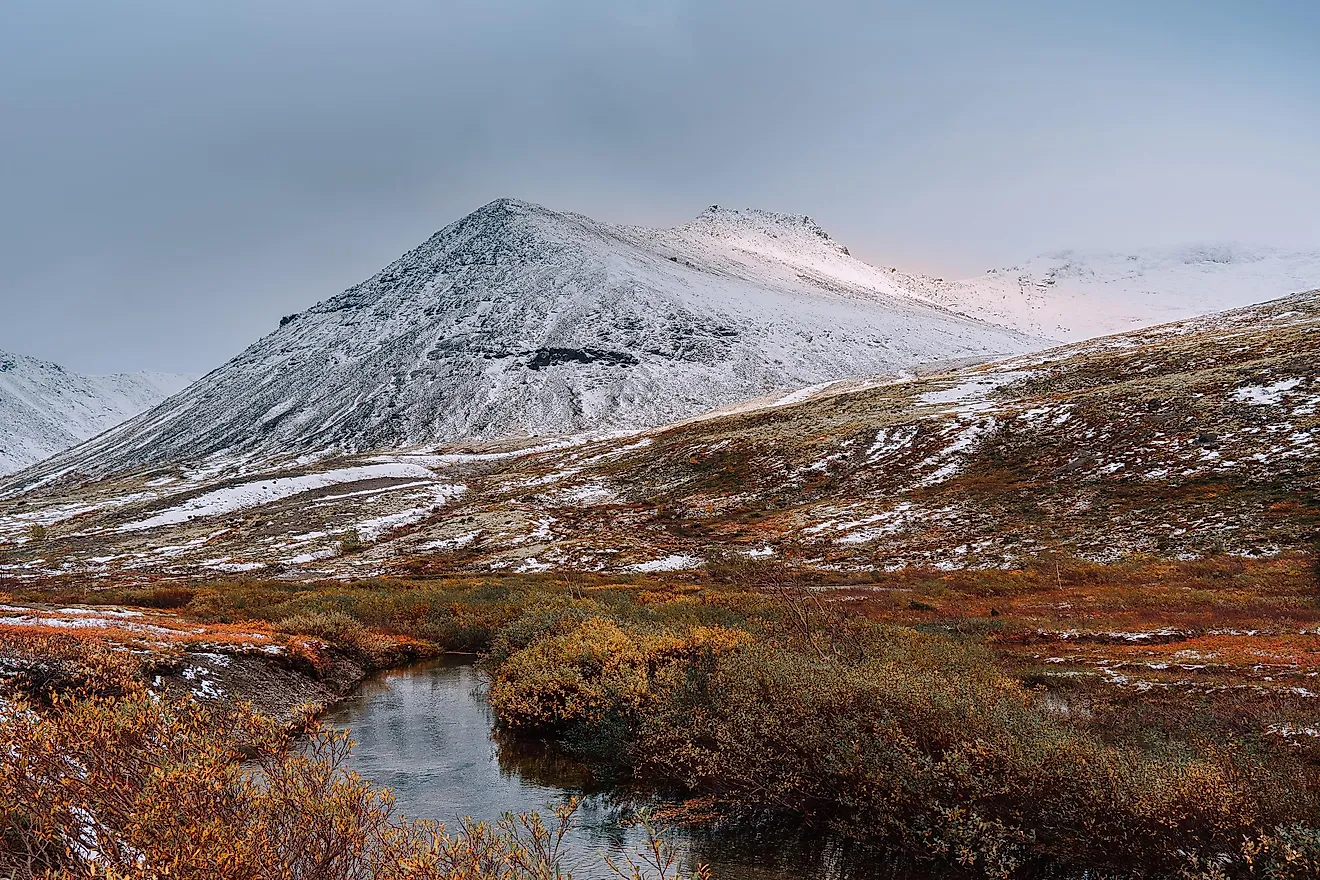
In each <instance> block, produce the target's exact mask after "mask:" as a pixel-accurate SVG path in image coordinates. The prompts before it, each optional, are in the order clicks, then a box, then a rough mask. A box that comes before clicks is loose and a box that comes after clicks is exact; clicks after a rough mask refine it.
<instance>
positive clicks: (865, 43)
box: [0, 0, 1320, 371]
mask: <svg viewBox="0 0 1320 880" xmlns="http://www.w3.org/2000/svg"><path fill="white" fill-rule="evenodd" d="M1318 37H1320V12H1317V11H1316V10H1315V9H1314V4H1310V3H1301V2H1294V3H1288V2H1262V3H1256V4H1241V3H1232V2H1227V0H1225V2H1214V0H1209V2H1191V0H1164V2H1161V3H1158V4H1152V3H1147V2H1137V0H1122V2H1112V3H1108V4H1095V3H1081V2H1065V0H1056V2H1045V0H1038V2H1031V0H1017V2H1012V3H1007V2H1006V3H996V4H986V3H980V2H975V0H958V2H953V0H949V2H944V3H931V4H916V3H910V4H899V3H864V2H847V0H825V2H815V3H788V2H779V0H762V2H750V0H730V2H710V0H706V2H698V0H691V2H680V0H671V2H662V0H654V2H641V0H575V2H562V0H560V2H549V0H486V2H477V0H455V2H422V0H386V2H379V3H373V4H360V3H350V2H347V0H323V2H311V0H279V2H272V0H262V2H258V0H228V2H225V3H213V4H204V3H174V2H168V0H151V2H148V0H136V2H133V0H121V2H116V3H113V4H107V3H95V2H91V0H9V2H7V3H6V4H4V6H3V8H0V120H2V121H3V125H0V133H2V134H3V136H2V137H0V194H3V199H2V200H0V348H10V349H14V350H19V351H23V352H26V353H31V354H36V355H40V356H46V357H50V358H53V359H56V360H59V361H61V362H63V363H66V364H68V365H69V366H72V367H74V368H77V369H82V370H86V371H110V370H117V369H137V368H144V367H146V368H157V369H172V370H191V371H202V370H205V369H208V368H210V367H212V366H215V365H217V364H219V363H220V362H222V361H223V360H225V359H227V358H228V357H230V356H231V355H233V354H234V353H236V352H237V351H238V350H240V349H241V348H242V347H243V346H244V345H246V344H247V343H248V342H249V341H251V340H252V339H254V338H255V337H256V336H258V335H260V334H262V333H265V332H267V331H268V330H269V329H270V328H271V327H272V326H273V324H274V322H275V320H276V319H277V318H278V316H279V315H281V314H285V313H288V312H292V311H297V310H300V309H302V308H304V307H306V306H307V305H309V304H310V303H312V302H314V301H316V300H319V299H322V298H324V297H326V296H329V295H331V294H333V293H335V292H337V291H338V290H340V289H342V288H344V287H346V286H349V285H350V284H352V283H354V282H356V281H357V280H360V279H361V278H362V277H364V276H366V275H368V274H370V273H371V272H372V271H374V270H375V269H377V268H379V267H380V266H381V265H383V264H384V263H385V262H387V261H389V260H390V259H392V258H393V257H395V256H397V255H398V254H399V253H400V252H402V251H403V250H405V249H406V248H408V247H410V246H412V245H413V244H415V243H417V242H418V241H420V240H421V239H422V238H424V237H425V236H426V235H427V234H429V233H430V232H431V231H433V230H434V229H436V228H438V227H440V226H442V225H444V224H445V223H447V222H448V221H450V220H452V219H454V218H456V217H458V216H460V215H462V214H463V213H466V212H467V211H468V210H471V209H472V208H474V207H476V206H478V205H480V204H482V203H484V202H485V201H488V200H490V199H492V198H495V197H497V196H501V195H512V196H516V197H519V198H525V199H530V200H535V201H541V202H544V203H546V204H549V205H551V206H553V207H557V208H562V209H569V210H578V211H583V212H585V213H588V214H592V215H593V216H598V217H600V218H602V219H611V220H617V221H626V222H641V223H653V224H667V223H673V222H679V221H681V220H684V219H686V218H687V217H689V216H691V215H693V214H695V213H696V212H697V211H698V210H700V209H701V208H702V207H704V206H705V205H707V204H710V203H715V202H718V203H721V204H732V205H753V206H758V207H768V208H773V209H778V210H786V211H795V212H803V213H810V214H812V215H813V216H815V217H816V218H817V219H819V220H820V221H821V222H822V223H823V225H825V226H826V228H828V229H830V230H831V231H832V232H833V233H834V234H835V235H836V237H838V238H839V239H841V240H843V241H845V242H846V243H847V244H848V245H849V246H850V247H851V248H852V249H853V251H854V252H855V253H860V254H862V255H865V256H867V257H869V258H871V259H873V260H875V261H877V262H884V263H892V264H898V265H903V266H907V267H911V268H918V269H923V268H924V269H930V270H934V271H938V272H941V273H944V274H950V273H959V272H961V273H971V272H975V271H978V270H979V269H981V268H984V267H987V266H990V265H996V264H1003V263H1007V262H1012V261H1013V260H1015V259H1018V258H1020V257H1024V256H1029V255H1031V254H1033V253H1036V252H1038V251H1041V250H1045V249H1049V248H1054V247H1069V246H1071V247H1092V246H1095V247H1106V246H1132V245H1141V244H1168V243H1175V242H1182V241H1187V240H1193V239H1205V238H1210V239H1217V240H1219V239H1242V240H1248V241H1256V242H1264V243H1275V244H1280V245H1286V246H1312V247H1314V246H1320V221H1318V220H1317V216H1318V214H1320V212H1318V211H1317V208H1316V206H1317V205H1318V204H1320V163H1317V162H1316V161H1315V158H1314V157H1315V156H1316V155H1320V112H1318V111H1320V61H1317V59H1316V58H1315V53H1314V51H1313V47H1314V45H1315V41H1316V39H1317V38H1318Z"/></svg>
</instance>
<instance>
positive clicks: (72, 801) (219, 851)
mask: <svg viewBox="0 0 1320 880" xmlns="http://www.w3.org/2000/svg"><path fill="white" fill-rule="evenodd" d="M126 688H127V691H126V693H124V694H122V695H120V696H118V697H105V696H90V697H82V698H66V699H62V700H60V701H57V703H56V704H55V705H54V706H52V707H49V708H48V709H46V710H43V711H38V707H36V706H33V705H28V704H25V703H22V702H19V703H15V704H10V705H8V706H6V707H5V712H4V714H3V716H0V741H3V742H4V743H5V748H4V749H0V876H6V877H12V878H20V880H29V878H37V877H74V876H78V877H92V878H104V880H112V878H139V880H164V878H171V880H219V878H231V877H233V878H263V880H266V878H273V880H368V878H371V880H405V878H407V880H567V874H565V873H563V871H562V843H563V840H564V836H565V834H566V833H567V830H568V828H569V827H570V826H571V823H572V808H571V807H570V808H567V809H563V810H560V811H557V822H556V823H552V825H551V826H550V827H547V826H546V825H545V824H544V823H543V822H542V820H541V818H540V817H539V816H537V815H535V814H525V815H522V816H518V817H512V816H506V817H505V818H504V819H503V820H501V821H500V822H499V823H496V824H495V825H487V824H482V823H472V822H465V823H464V824H463V826H462V827H461V828H460V829H459V830H457V831H456V832H453V833H451V832H449V831H447V830H446V829H445V827H444V826H442V825H439V824H436V823H431V822H410V821H405V820H402V819H400V818H398V817H396V816H395V815H394V811H393V799H392V796H391V795H390V793H389V792H388V790H382V789H375V788H373V787H372V786H370V785H369V784H367V783H366V782H365V781H363V780H362V779H361V778H359V777H358V776H357V775H356V774H354V773H352V772H350V771H348V770H346V769H345V768H344V760H345V758H346V756H347V754H348V751H349V747H350V743H349V740H348V739H347V735H346V734H344V733H336V732H331V731H328V730H326V729H324V728H322V727H320V726H319V725H317V724H315V723H314V722H311V721H309V720H304V722H303V725H302V727H301V728H300V729H299V730H297V731H293V732H300V733H302V734H303V735H302V736H301V737H298V738H292V737H290V736H289V733H290V731H289V730H287V729H285V728H283V727H281V726H279V725H277V724H275V723H274V722H272V721H271V720H270V719H267V718H264V717H262V716H260V715H257V714H255V713H254V712H252V711H251V710H250V709H248V708H246V707H237V708H233V709H230V710H217V709H216V708H214V707H208V706H205V705H202V704H199V703H197V702H195V701H192V700H189V699H185V700H180V701H169V700H164V699H159V698H157V697H156V696H155V695H153V694H151V693H149V692H147V691H146V690H145V689H144V688H142V687H141V686H140V685H139V686H137V687H132V686H130V685H129V684H128V683H126ZM650 851H651V852H654V853H655V854H657V861H656V864H657V866H658V867H659V870H657V871H655V872H651V871H647V872H644V873H639V874H638V877H639V878H655V880H663V878H676V877H677V872H676V870H675V869H674V866H675V863H674V861H673V860H672V858H665V859H661V858H659V855H662V854H663V852H664V848H663V846H662V845H661V843H660V842H658V840H657V839H656V838H654V837H653V838H652V841H651V847H650ZM630 876H631V875H630ZM701 876H704V874H702V875H701Z"/></svg>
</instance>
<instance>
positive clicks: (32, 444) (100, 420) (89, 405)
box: [0, 351, 190, 474]
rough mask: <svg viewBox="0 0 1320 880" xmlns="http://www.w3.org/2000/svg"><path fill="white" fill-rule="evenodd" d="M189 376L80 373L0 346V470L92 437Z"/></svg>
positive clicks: (166, 393)
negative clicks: (89, 374)
mask: <svg viewBox="0 0 1320 880" xmlns="http://www.w3.org/2000/svg"><path fill="white" fill-rule="evenodd" d="M189 381H190V380H189V378H188V377H185V376H175V375H170V374H167V373H150V372H142V373H118V374H116V375H113V376H80V375H78V374H77V373H71V372H69V371H68V370H65V369H64V368H63V367H61V366H59V365H58V364H53V363H50V362H49V361H43V360H38V359H37V358H31V357H24V356H22V355H15V354H9V353H8V352H4V351H0V474H4V473H10V472H11V471H16V470H19V469H20V468H24V467H27V466H28V465H30V464H33V463H34V462H38V461H41V460H42V459H44V458H49V457H50V456H52V455H54V454H55V453H57V452H60V451H62V450H64V449H68V448H69V447H70V446H73V445H75V444H77V443H81V442H82V441H83V440H86V439H88V438H89V437H94V436H96V435H97V434H100V433H101V432H102V431H105V430H106V429H108V428H112V427H114V426H115V425H117V424H119V423H121V422H123V421H124V420H125V419H128V418H131V417H133V416H135V415H137V414H138V413H140V412H142V411H144V410H146V409H149V408H150V407H152V406H155V405H156V404H157V403H160V401H162V400H164V399H165V398H166V397H168V396H169V395H171V394H173V393H174V392H176V391H179V390H180V389H182V388H183V387H184V386H185V385H187V384H188V382H189Z"/></svg>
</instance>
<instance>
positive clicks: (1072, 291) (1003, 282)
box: [895, 244, 1320, 341]
mask: <svg viewBox="0 0 1320 880" xmlns="http://www.w3.org/2000/svg"><path fill="white" fill-rule="evenodd" d="M895 275H896V277H895V282H896V283H898V284H901V285H902V286H904V287H905V288H906V289H908V290H910V291H911V292H912V293H913V294H914V295H916V296H919V297H921V298H923V299H925V300H927V301H928V302H932V303H935V304H937V305H941V306H945V307H946V308H950V309H953V310H955V311H958V312H962V313H963V314H967V315H971V316H973V317H977V318H980V319H982V320H985V321H991V322H994V323H998V324H1005V325H1008V326H1010V327H1016V328H1017V329H1018V330H1021V331H1023V332H1025V333H1033V334H1037V335H1040V336H1048V337H1051V338H1054V339H1061V340H1067V341H1077V340H1082V339H1090V338H1092V337H1095V336H1103V335H1106V334H1109V333H1120V332H1123V331H1126V330H1132V329H1135V328H1138V327H1147V326H1150V325H1153V324H1162V323H1165V322H1168V321H1176V320H1181V319H1183V318H1190V317H1192V316H1195V315H1204V314H1208V313H1211V312H1217V311H1223V310H1226V309H1234V308H1240V307H1242V306H1246V305H1251V304H1253V303H1259V302H1264V301H1266V300H1269V299H1273V298H1275V297H1279V296H1285V295H1287V294H1290V293H1297V292H1300V291H1306V290H1313V289H1315V288H1316V287H1320V250H1315V251H1309V252H1288V251H1282V250H1277V249H1272V248H1259V247H1247V246H1244V245H1233V244H1219V245H1204V244H1203V245H1189V246H1186V247H1181V248H1163V249H1155V248H1151V249H1145V250H1138V251H1132V252H1129V253H1104V252H1090V253H1088V252H1083V251H1064V252H1061V253H1057V254H1050V255H1046V256H1041V257H1037V258H1035V259H1033V260H1028V261H1027V262H1025V263H1022V264H1021V265H1018V266H1013V267H1010V268H1004V269H994V270H991V271H990V272H987V273H986V274H985V275H982V276H979V277H977V278H971V279H965V280H962V281H948V282H946V281H941V280H936V279H932V278H926V277H923V276H910V275H903V276H898V275H897V273H895Z"/></svg>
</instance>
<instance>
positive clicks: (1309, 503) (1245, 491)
mask: <svg viewBox="0 0 1320 880" xmlns="http://www.w3.org/2000/svg"><path fill="white" fill-rule="evenodd" d="M1318 341H1320V292H1315V293H1309V294H1298V295H1294V296H1291V297H1287V298H1284V299H1280V300H1276V301H1272V302H1270V303H1266V304H1262V305H1258V306H1253V307H1250V308H1247V309H1243V310H1237V311H1232V312H1227V313H1223V314H1218V315H1213V316H1208V317H1204V318H1198V319H1194V320H1189V321H1184V322H1180V323H1175V324H1170V325H1166V326H1161V327H1156V328H1151V329H1146V330H1142V331H1137V332H1132V333H1128V334H1124V335H1118V336H1112V337H1106V338H1102V339H1097V340H1091V341H1087V342H1083V343H1077V344H1073V345H1069V346H1064V347H1061V348H1056V349H1053V350H1050V351H1045V352H1041V353H1035V354H1027V355H1023V356H1018V357H1014V358H1011V359H1008V360H1004V361H1000V362H997V363H993V364H987V365H981V366H972V367H966V368H962V369H957V370H952V371H944V372H935V373H926V374H921V375H917V376H913V377H909V378H907V379H904V380H899V381H891V382H887V383H883V384H875V385H873V386H871V387H864V388H860V389H854V390H847V391H844V392H841V393H834V392H833V391H832V390H831V389H825V390H823V391H821V392H819V393H817V394H815V395H814V396H803V397H802V398H801V399H799V400H796V401H790V402H788V403H785V404H783V405H778V406H775V405H769V406H763V407H760V408H751V409H748V410H747V411H744V412H737V413H732V414H726V415H722V416H713V417H709V418H703V419H697V420H692V421H689V422H686V423H684V424H679V425H673V426H669V427H664V428H658V429H649V430H643V431H634V432H629V433H627V434H621V435H619V436H615V437H608V438H601V437H599V436H596V437H578V438H573V437H568V438H562V439H559V440H554V441H540V442H537V443H535V444H531V445H521V446H519V445H517V444H512V443H508V442H506V443H502V444H486V445H467V446H457V447H450V448H448V449H442V450H435V449H431V448H428V449H418V450H397V451H394V452H390V453H378V454H372V455H338V456H333V457H327V458H324V459H319V460H316V461H304V462H302V463H291V464H288V465H285V466H282V467H278V468H273V469H272V468H270V467H268V466H266V465H261V464H259V463H257V462H254V461H248V462H244V461H243V460H241V459H227V458H223V457H216V458H214V459H212V460H211V461H209V462H207V463H205V464H204V465H202V466H178V465H173V464H170V465H160V466H154V467H147V468H143V469H139V470H138V471H136V472H134V473H132V474H121V475H115V476H113V477H109V478H106V479H100V480H93V479H83V478H79V479H75V478H74V477H73V476H72V475H66V476H65V477H64V478H62V479H61V480H58V481H55V482H52V483H50V484H48V485H47V486H45V487H43V488H41V489H40V490H38V491H36V492H29V493H28V494H26V495H11V496H10V497H9V498H8V499H6V500H0V548H3V549H2V550H0V552H2V553H3V556H4V558H3V560H2V561H0V579H3V578H10V579H12V580H14V581H22V582H30V581H34V580H35V581H39V580H41V579H48V578H52V577H55V578H58V577H60V576H61V575H64V574H75V573H76V574H77V575H78V577H80V578H88V577H90V578H93V579H105V580H108V581H113V582H124V581H126V580H127V581H141V580H146V581H151V580H155V579H159V578H173V577H187V576H196V575H199V574H201V575H208V574H209V575H217V574H224V573H235V572H263V573H266V574H269V575H276V576H282V577H291V578H300V579H301V578H317V577H326V576H336V577H337V576H367V575H373V574H377V573H382V572H390V571H395V572H433V573H438V572H445V571H463V570H465V571H477V572H481V571H511V572H512V571H541V570H546V569H573V570H603V571H629V570H631V571H659V570H670V569H682V568H693V567H699V566H702V565H706V564H710V563H711V562H713V561H717V560H720V559H725V558H730V557H747V558H757V557H762V558H776V557H779V558H783V557H792V558H793V559H795V560H796V561H797V562H798V563H799V564H804V565H808V566H815V567H817V568H820V569H822V570H830V571H849V570H855V571H871V570H876V569H886V568H906V567H911V566H934V567H938V568H1000V567H1006V568H1008V567H1014V566H1018V565H1022V564H1025V563H1028V562H1031V561H1033V560H1036V561H1039V560H1040V559H1042V558H1044V559H1049V558H1053V557H1056V556H1057V557H1062V558H1070V557H1077V558H1082V559H1090V560H1096V561H1112V560H1118V559H1124V558H1128V557H1132V556H1134V555H1140V554H1149V555H1150V556H1152V557H1154V558H1165V559H1170V558H1172V559H1187V558H1194V557H1197V556H1200V555H1204V554H1212V553H1224V552H1227V553H1233V554H1239V555H1242V556H1257V557H1270V556H1271V555H1273V554H1276V553H1280V552H1287V551H1294V550H1299V549H1305V548H1307V547H1309V545H1310V542H1311V541H1312V540H1313V537H1314V534H1315V532H1316V528H1317V526H1318V525H1320V481H1318V480H1320V477H1318V475H1320V344H1318Z"/></svg>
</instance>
